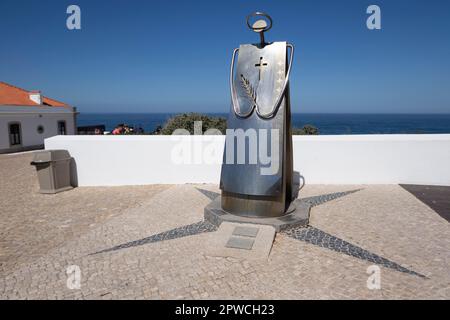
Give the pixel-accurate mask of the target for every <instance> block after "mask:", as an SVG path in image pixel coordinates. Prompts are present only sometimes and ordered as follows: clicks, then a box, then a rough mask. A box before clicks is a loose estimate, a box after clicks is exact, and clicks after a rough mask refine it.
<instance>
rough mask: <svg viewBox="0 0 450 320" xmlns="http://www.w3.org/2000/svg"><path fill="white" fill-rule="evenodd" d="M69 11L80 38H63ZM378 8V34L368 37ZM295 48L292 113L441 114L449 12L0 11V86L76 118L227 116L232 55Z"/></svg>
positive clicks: (210, 7)
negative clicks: (68, 109) (57, 103)
mask: <svg viewBox="0 0 450 320" xmlns="http://www.w3.org/2000/svg"><path fill="white" fill-rule="evenodd" d="M70 4H77V5H79V6H80V7H81V12H82V22H81V24H82V30H77V31H70V30H68V29H67V28H66V18H67V16H68V15H67V14H66V8H67V6H68V5H70ZM370 4H377V5H379V6H380V8H381V13H382V30H374V31H371V30H368V29H367V27H366V19H367V17H368V15H367V14H366V8H367V7H368V6H369V5H370ZM256 10H259V11H266V12H267V13H269V14H270V15H271V16H272V18H273V20H274V25H273V28H272V30H270V31H269V32H268V33H267V35H266V38H267V40H269V41H276V40H287V41H289V42H291V43H293V44H294V45H295V48H296V57H295V63H294V66H293V70H292V75H291V95H292V109H293V112H314V113H316V112H317V113H340V112H344V113H450V59H449V57H450V41H449V39H450V1H448V0H442V1H439V0H430V1H425V0H418V1H406V0H395V1H393V0H391V1H380V0H377V1H365V0H345V1H325V0H315V1H312V0H308V1H306V0H305V1H287V0H282V1H280V0H277V1H250V0H246V1H242V0H241V1H233V0H227V1H225V0H223V1H195V0H193V1H143V0H134V1H125V0H107V1H106V0H88V1H85V0H71V1H64V0H54V1H50V0H47V1H45V0H44V1H34V0H28V1H25V0H2V1H1V2H0V39H1V42H0V43H1V44H0V47H1V50H0V81H5V82H8V83H11V84H14V85H17V86H20V87H24V88H26V89H30V90H31V89H40V90H41V91H42V92H43V93H44V95H48V96H50V97H53V98H57V99H60V100H63V101H65V102H67V103H69V104H72V105H74V106H76V107H78V109H79V111H81V112H188V111H199V112H228V110H229V105H230V97H229V87H228V73H229V64H230V59H231V53H232V50H233V48H235V47H237V46H239V44H240V43H253V42H257V40H258V37H257V35H256V34H255V33H253V32H251V31H249V30H248V29H247V28H246V26H245V16H246V15H247V14H249V13H250V12H253V11H256Z"/></svg>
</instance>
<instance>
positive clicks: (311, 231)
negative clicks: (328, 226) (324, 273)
mask: <svg viewBox="0 0 450 320" xmlns="http://www.w3.org/2000/svg"><path fill="white" fill-rule="evenodd" d="M283 233H285V234H287V235H288V236H290V237H292V238H294V239H297V240H301V241H305V242H307V243H310V244H313V245H316V246H319V247H322V248H326V249H330V250H333V251H336V252H339V253H343V254H346V255H348V256H352V257H355V258H358V259H361V260H365V261H369V262H372V263H374V264H376V265H381V266H384V267H386V268H390V269H393V270H396V271H400V272H403V273H407V274H411V275H415V276H418V277H421V278H425V276H424V275H422V274H419V273H417V272H415V271H412V270H409V269H407V268H404V267H402V266H401V265H399V264H397V263H395V262H392V261H390V260H388V259H386V258H383V257H380V256H378V255H376V254H375V253H372V252H370V251H367V250H365V249H363V248H361V247H358V246H356V245H354V244H351V243H349V242H347V241H345V240H342V239H340V238H338V237H335V236H333V235H330V234H328V233H326V232H324V231H322V230H319V229H317V228H314V227H306V228H292V229H289V230H286V231H283Z"/></svg>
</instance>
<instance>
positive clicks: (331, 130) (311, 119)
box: [77, 112, 450, 135]
mask: <svg viewBox="0 0 450 320" xmlns="http://www.w3.org/2000/svg"><path fill="white" fill-rule="evenodd" d="M174 115H175V114H173V113H83V112H82V113H80V114H79V115H78V120H77V122H78V123H77V124H78V126H90V125H105V127H106V130H107V131H112V130H113V129H114V128H115V127H116V126H117V125H118V124H127V125H129V126H133V127H135V128H137V127H141V128H143V129H144V131H145V132H146V133H147V132H152V131H153V130H155V129H156V128H157V127H158V126H163V125H164V123H165V122H166V121H167V120H168V119H170V118H171V117H173V116H174ZM208 115H210V116H217V117H225V118H226V117H227V114H225V113H223V114H222V113H210V114H208ZM306 124H310V125H313V126H315V127H316V128H318V129H319V134H320V135H343V134H347V135H348V134H425V133H450V114H331V113H327V114H324V113H295V114H293V115H292V126H293V127H298V128H301V127H303V126H304V125H306Z"/></svg>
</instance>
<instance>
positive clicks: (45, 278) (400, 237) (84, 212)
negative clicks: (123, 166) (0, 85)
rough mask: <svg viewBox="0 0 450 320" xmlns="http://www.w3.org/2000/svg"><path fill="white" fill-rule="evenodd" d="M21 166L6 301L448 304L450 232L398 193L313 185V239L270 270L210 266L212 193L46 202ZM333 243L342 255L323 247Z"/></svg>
mask: <svg viewBox="0 0 450 320" xmlns="http://www.w3.org/2000/svg"><path fill="white" fill-rule="evenodd" d="M15 157H16V156H8V157H6V156H2V157H0V170H1V173H0V174H1V178H2V180H1V181H2V184H1V186H0V188H1V189H0V199H1V206H2V209H3V210H2V212H1V217H2V219H1V223H0V228H1V229H0V230H1V238H0V241H1V246H0V250H1V251H0V252H1V256H0V258H1V259H2V260H1V261H2V268H1V269H0V298H1V299H185V298H188V299H189V298H193V299H205V298H206V299H216V298H224V299H228V298H235V299H239V298H244V299H248V298H254V299H314V298H318V299H327V298H330V299H430V298H438V299H449V298H450V271H449V270H450V268H449V266H450V251H449V250H448V248H450V226H449V223H448V222H447V221H446V220H444V219H443V218H441V217H440V216H439V215H438V214H436V213H435V212H434V211H433V210H431V209H430V208H429V207H427V206H426V205H425V204H423V203H422V202H420V201H419V200H418V199H416V198H415V197H414V196H412V195H411V194H409V193H408V192H407V191H406V190H404V189H403V188H401V187H400V186H396V185H386V186H319V185H315V186H314V185H311V186H306V187H305V188H303V189H302V190H301V191H300V197H302V198H308V199H309V201H314V203H315V204H316V205H315V206H314V207H313V209H312V211H311V221H310V225H311V227H310V228H311V229H310V231H307V232H306V231H300V232H297V233H296V232H293V233H291V234H289V233H279V234H277V236H276V238H275V242H274V245H273V247H272V251H271V253H270V256H269V259H268V260H267V261H249V260H245V259H242V260H240V259H235V258H221V257H209V256H208V255H206V249H205V248H206V244H207V243H210V242H212V241H211V240H212V239H213V238H212V237H214V229H209V228H208V226H207V225H204V224H202V223H200V222H201V221H202V218H203V208H204V206H205V205H207V204H208V203H209V202H210V201H211V200H210V197H208V196H207V194H208V193H206V192H200V191H199V190H206V191H210V193H209V194H210V195H211V194H213V192H218V191H219V190H218V188H217V186H213V185H177V186H171V187H162V186H149V187H127V188H125V187H121V188H77V189H75V190H72V191H69V192H65V193H61V194H57V195H53V196H50V197H48V198H43V197H44V196H43V195H39V194H37V193H36V191H37V186H36V185H35V184H33V185H32V186H30V182H31V181H32V179H31V178H32V173H33V171H32V170H31V169H30V168H28V167H27V164H28V162H29V159H28V158H27V156H17V157H18V158H17V159H16V158H15ZM5 164H6V166H9V169H5V168H4V166H5ZM4 177H6V178H5V179H3V178H4ZM4 181H8V184H5V182H4ZM355 190H359V191H356V192H347V191H355ZM337 193H339V195H340V196H339V197H337V196H328V197H323V195H332V194H337ZM340 193H342V194H340ZM316 196H322V197H316ZM314 199H315V200H314ZM89 204H90V205H89ZM4 208H7V209H6V210H5V209H4ZM53 208H54V209H53ZM102 208H107V209H106V210H102ZM52 209H53V210H52ZM105 211H106V212H107V213H105ZM36 219H38V220H39V221H40V220H43V221H41V222H36V221H35V220H36ZM69 220H70V221H69ZM92 221H94V222H92ZM61 225H62V226H64V227H59V226H61ZM170 230H175V231H172V232H166V231H170ZM179 232H185V233H186V234H184V235H185V236H183V237H180V236H179ZM54 239H56V240H54ZM336 239H337V240H336ZM139 241H140V242H139ZM336 241H337V242H338V243H340V244H342V248H343V249H342V250H341V251H339V250H334V249H336V248H334V247H333V246H330V245H328V244H329V243H335V242H336ZM339 241H340V242H339ZM320 244H323V245H320ZM355 248H356V249H355ZM111 249H114V250H111ZM346 250H347V251H348V252H349V253H350V254H346V253H345V252H344V251H346ZM352 250H354V251H352ZM352 252H355V253H356V254H355V255H351V253H352ZM358 255H363V256H366V257H368V259H366V260H364V259H362V258H358ZM374 257H375V258H374ZM376 257H382V259H386V261H388V262H390V263H394V264H395V266H398V267H396V268H397V269H396V268H391V267H389V264H387V267H386V266H384V265H383V261H384V260H382V259H381V258H380V259H381V260H377V259H378V258H376ZM370 259H372V260H370ZM368 260H369V261H368ZM378 261H379V262H381V264H380V270H381V289H380V290H369V289H367V279H368V277H369V274H367V268H368V267H369V266H371V265H372V264H373V263H374V262H375V263H376V262H378ZM70 265H77V266H79V267H80V270H81V287H80V289H73V290H71V289H68V287H67V279H68V275H67V273H66V270H67V267H68V266H70ZM402 270H403V271H404V270H412V271H413V272H412V273H409V272H403V271H402Z"/></svg>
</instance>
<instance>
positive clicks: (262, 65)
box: [255, 57, 267, 81]
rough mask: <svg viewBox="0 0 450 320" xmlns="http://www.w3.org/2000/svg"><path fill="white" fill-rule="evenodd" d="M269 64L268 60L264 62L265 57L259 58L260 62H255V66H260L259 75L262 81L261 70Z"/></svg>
mask: <svg viewBox="0 0 450 320" xmlns="http://www.w3.org/2000/svg"><path fill="white" fill-rule="evenodd" d="M266 66H267V62H263V57H260V58H259V63H257V64H255V67H258V68H259V76H258V80H259V81H261V71H262V68H263V67H266Z"/></svg>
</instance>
